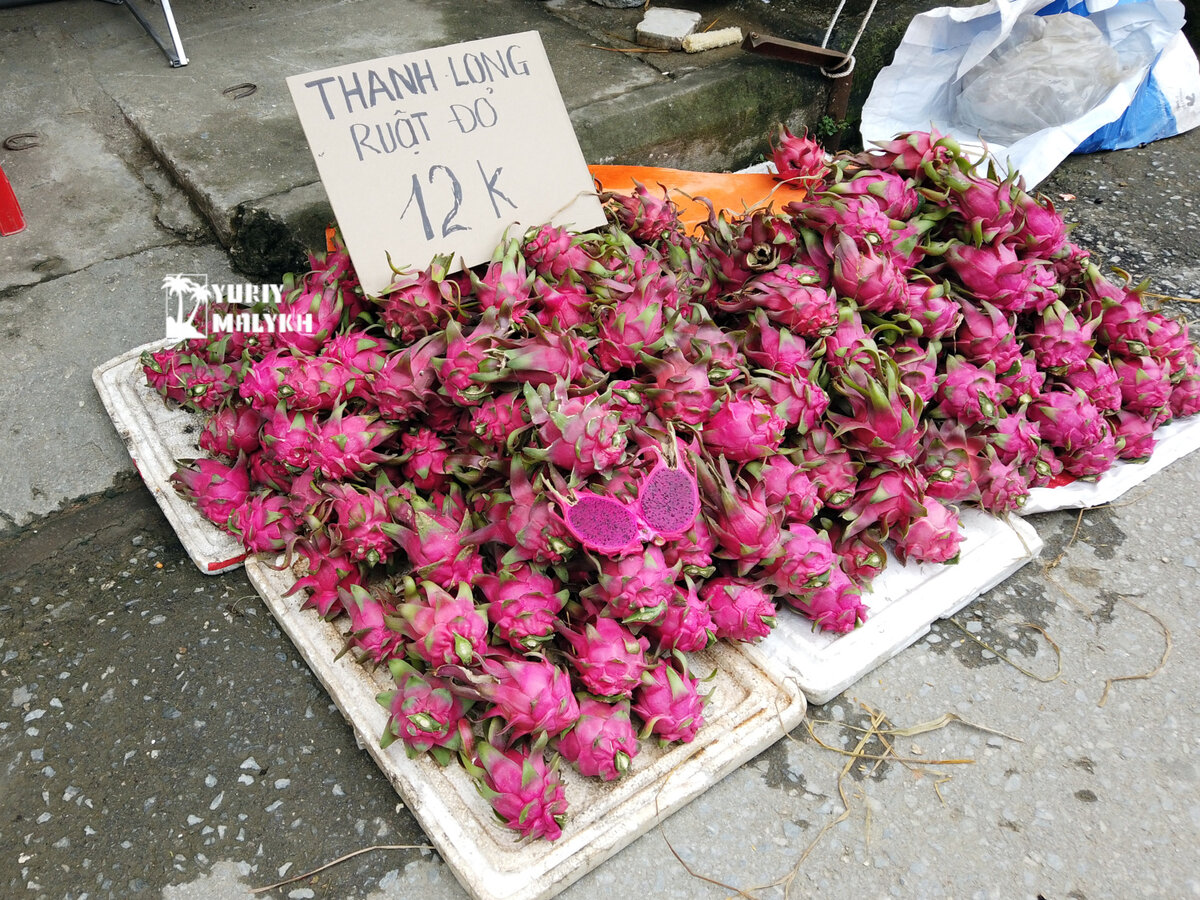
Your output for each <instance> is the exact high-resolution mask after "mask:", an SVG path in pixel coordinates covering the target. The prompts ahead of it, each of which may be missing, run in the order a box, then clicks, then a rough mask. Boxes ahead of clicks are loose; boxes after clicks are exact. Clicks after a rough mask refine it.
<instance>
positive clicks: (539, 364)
mask: <svg viewBox="0 0 1200 900" xmlns="http://www.w3.org/2000/svg"><path fill="white" fill-rule="evenodd" d="M525 324H526V325H527V326H531V330H532V331H533V335H532V337H528V338H519V339H513V338H509V339H507V340H505V342H504V344H503V349H502V350H501V351H499V352H500V356H501V359H502V362H501V364H500V367H499V369H498V371H497V372H495V373H492V374H494V375H496V377H503V378H505V379H507V380H510V381H515V382H518V383H521V384H533V385H539V386H540V385H543V384H548V385H554V384H555V383H556V382H557V381H559V380H560V379H561V380H563V381H567V382H570V383H572V384H587V383H592V382H597V381H599V380H600V378H601V376H602V373H601V372H600V370H599V369H597V368H596V367H595V366H594V365H593V364H592V359H591V351H592V341H589V340H588V339H587V338H585V337H583V336H582V335H580V334H577V333H575V332H574V331H571V330H569V329H568V330H565V331H549V330H547V329H544V328H542V327H541V326H540V325H537V324H536V323H535V322H534V321H533V320H532V319H527V320H526V322H525ZM487 378H491V375H488V376H487Z"/></svg>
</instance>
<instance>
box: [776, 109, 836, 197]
mask: <svg viewBox="0 0 1200 900" xmlns="http://www.w3.org/2000/svg"><path fill="white" fill-rule="evenodd" d="M770 154H771V162H773V163H774V164H775V172H776V176H777V177H778V178H779V179H780V180H782V181H796V182H797V183H799V184H800V185H801V186H803V187H806V188H808V189H809V190H810V191H819V190H820V189H821V188H822V186H823V185H824V182H825V179H826V177H827V176H828V175H829V165H828V163H827V162H826V160H825V148H824V147H822V146H821V145H820V144H819V143H817V142H816V141H815V140H813V139H812V138H810V137H809V136H808V134H807V133H805V134H801V135H795V134H792V133H791V132H790V131H789V130H788V129H787V127H786V126H783V125H780V126H779V127H778V129H777V130H776V132H775V134H774V135H772V138H771V141H770Z"/></svg>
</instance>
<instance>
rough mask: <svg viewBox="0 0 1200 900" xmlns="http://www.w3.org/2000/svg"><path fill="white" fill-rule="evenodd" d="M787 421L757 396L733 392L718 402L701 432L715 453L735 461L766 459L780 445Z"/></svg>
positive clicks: (711, 451)
mask: <svg viewBox="0 0 1200 900" xmlns="http://www.w3.org/2000/svg"><path fill="white" fill-rule="evenodd" d="M785 427H786V423H785V422H784V421H783V419H781V418H780V417H779V416H778V415H776V413H775V411H774V410H773V409H772V408H771V407H770V406H768V405H767V404H766V403H764V402H763V401H762V400H760V399H758V398H757V397H753V396H750V395H749V394H742V395H735V396H734V397H732V398H731V399H729V400H727V401H726V402H725V403H723V404H722V405H721V407H720V408H719V409H718V410H717V412H716V413H715V414H714V415H713V417H712V418H711V419H709V421H708V426H707V427H706V428H705V429H704V431H703V432H702V434H701V438H702V439H703V441H704V446H705V447H706V448H707V449H708V451H709V452H710V453H712V454H713V455H714V456H716V455H720V456H724V457H725V458H726V459H729V460H733V461H736V462H749V461H750V460H754V459H765V458H766V457H768V456H770V455H771V454H773V453H774V452H775V451H776V450H778V449H779V445H780V444H781V443H782V442H783V432H784V428H785Z"/></svg>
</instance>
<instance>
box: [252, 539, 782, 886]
mask: <svg viewBox="0 0 1200 900" xmlns="http://www.w3.org/2000/svg"><path fill="white" fill-rule="evenodd" d="M246 574H247V575H248V576H249V577H250V581H251V583H253V584H254V586H255V588H256V589H257V590H258V592H259V593H260V594H261V595H262V597H263V600H264V601H265V602H266V604H267V606H268V607H269V608H270V609H271V612H272V613H273V614H274V616H275V618H276V620H278V622H279V624H280V626H281V627H282V628H283V629H284V630H285V631H286V632H287V634H288V636H289V637H290V638H291V639H292V642H293V643H294V644H295V645H296V648H297V649H298V650H299V651H300V653H301V655H302V656H303V657H304V659H305V661H306V662H307V663H308V665H309V668H311V669H312V671H313V672H314V673H315V674H316V676H317V678H318V679H320V681H321V683H322V684H324V686H325V689H326V690H327V691H328V692H329V695H330V697H332V698H333V700H334V702H335V703H336V704H337V706H338V708H339V709H340V710H341V712H342V715H343V716H345V718H346V721H347V722H349V723H350V726H351V727H352V728H353V729H354V732H355V735H356V736H357V738H358V741H359V743H360V744H361V745H362V746H363V747H365V748H366V749H367V750H368V751H369V752H370V753H371V755H372V756H373V757H374V758H375V761H376V763H377V764H378V765H379V768H380V769H381V770H382V771H383V772H384V774H385V775H387V777H388V779H389V780H390V781H391V783H392V784H393V785H394V786H395V788H396V790H397V791H398V792H399V793H400V795H401V796H402V797H403V798H404V801H405V803H406V804H407V806H408V808H409V809H410V810H412V812H413V815H415V816H416V818H417V820H418V821H419V822H420V823H421V827H422V828H423V829H424V830H425V833H426V835H427V836H428V837H429V839H430V840H431V841H432V842H433V844H434V846H436V847H437V849H438V852H439V853H440V854H441V856H442V858H443V859H445V861H446V863H447V864H448V865H449V866H450V868H451V869H452V870H453V871H454V874H455V876H456V877H457V878H458V880H459V881H460V882H461V883H462V885H463V887H464V888H465V889H466V890H467V892H468V893H470V894H471V896H472V897H475V898H478V900H540V898H548V897H552V896H554V895H555V894H556V893H558V892H559V891H561V890H562V889H563V888H565V887H567V885H569V884H571V883H572V882H573V881H575V880H576V879H578V878H580V877H581V876H583V875H584V874H586V873H587V872H589V871H590V870H591V869H593V868H595V867H596V866H598V865H599V864H600V863H602V862H603V861H604V860H606V859H608V858H609V857H611V856H612V855H613V854H615V853H616V852H617V851H618V850H620V849H621V848H622V847H624V846H626V845H627V844H629V843H630V842H631V841H633V840H634V839H635V838H637V837H638V836H639V835H641V834H643V833H644V832H646V831H647V830H649V829H650V828H651V827H653V826H654V825H655V824H656V823H657V822H659V821H661V820H662V819H664V818H665V817H667V816H668V815H670V814H671V813H672V812H674V811H675V810H676V809H678V808H680V807H681V806H683V805H685V804H686V803H688V802H689V801H691V800H692V799H694V798H695V797H697V796H699V795H700V794H701V793H702V792H703V791H705V790H706V789H707V788H709V787H711V786H712V785H713V784H715V783H716V782H717V781H719V780H720V779H721V778H723V777H725V775H727V774H728V773H729V772H731V771H733V770H734V769H735V768H737V767H738V766H739V765H741V764H742V763H743V762H745V761H747V760H749V759H751V758H753V757H754V756H756V755H757V754H758V753H760V752H761V751H762V750H765V749H766V748H767V747H769V746H771V745H772V744H773V743H775V741H776V740H778V739H779V738H780V737H782V736H783V735H784V734H785V733H786V732H787V731H790V730H791V729H792V728H795V727H796V726H797V725H798V724H799V723H800V721H801V720H802V719H803V718H804V711H805V702H804V698H803V696H802V695H801V694H800V693H799V691H797V689H796V687H795V685H794V684H789V683H787V676H781V675H779V674H775V673H774V671H773V670H771V669H768V668H766V667H764V666H762V665H760V664H759V661H758V660H756V659H753V658H751V657H749V656H747V655H746V654H744V653H741V652H739V650H738V648H735V647H732V646H728V645H718V646H717V647H715V648H712V649H709V650H706V651H704V652H702V653H695V654H690V655H689V664H690V665H691V667H692V670H693V672H694V673H695V674H697V675H700V676H706V675H708V674H709V673H710V672H712V671H713V670H714V669H715V675H714V676H713V678H712V680H711V681H710V682H708V684H707V685H705V686H703V687H702V689H703V690H705V691H706V692H707V695H708V698H709V699H708V704H707V706H706V709H705V723H704V725H703V727H702V728H701V729H700V731H699V733H698V734H697V735H696V739H695V740H694V741H693V742H692V743H690V744H676V745H673V746H671V747H669V748H668V749H667V750H665V751H664V750H662V749H660V748H659V747H658V746H657V745H656V744H655V743H653V742H650V741H643V742H642V750H641V752H640V753H639V754H638V755H637V756H636V757H635V758H634V760H633V764H632V767H631V769H630V771H629V773H628V774H626V775H625V776H624V777H623V778H621V779H619V780H617V781H616V782H611V783H605V782H602V781H600V780H599V779H594V778H584V777H583V776H580V775H579V774H578V773H577V772H575V771H574V770H573V769H571V768H570V767H569V766H563V767H562V770H561V771H562V774H563V781H564V783H565V786H566V794H567V799H568V802H569V803H570V804H571V806H570V809H569V811H568V819H567V823H566V825H565V826H564V827H563V834H562V837H561V838H559V839H558V840H557V841H554V842H549V841H544V840H538V841H526V842H522V843H518V842H517V841H516V835H515V834H514V833H513V832H512V831H510V830H508V829H506V828H504V827H503V826H501V825H500V824H499V823H498V822H497V821H496V819H495V817H494V816H493V815H492V812H491V808H490V807H489V806H488V804H487V803H486V802H485V801H484V800H483V798H482V797H480V796H479V794H478V793H477V792H476V790H475V788H474V786H473V784H472V782H471V781H470V779H469V778H468V777H467V775H466V773H465V772H464V771H463V769H462V768H461V767H460V766H457V765H450V766H447V767H446V768H442V767H440V766H438V765H437V764H436V763H435V762H434V761H433V760H432V759H430V758H429V757H428V756H423V757H420V758H418V759H415V760H414V759H409V758H407V757H406V756H405V754H404V750H403V747H402V746H401V744H400V742H396V743H395V744H393V745H392V746H391V747H389V748H387V749H386V750H385V749H381V748H380V746H379V736H380V735H381V734H382V733H383V729H384V726H385V724H386V722H387V714H386V712H385V710H384V709H383V707H381V706H380V705H379V704H378V703H377V702H376V701H375V696H376V694H377V693H378V692H379V691H382V690H386V689H389V688H390V687H392V685H391V683H390V679H389V678H388V673H387V670H386V669H379V670H377V671H375V672H372V671H369V670H368V669H367V668H365V667H364V666H361V665H359V664H358V663H357V662H356V661H354V660H353V659H351V657H350V654H347V655H345V656H343V657H342V658H341V659H335V657H336V656H337V654H338V653H339V652H340V651H341V649H342V648H343V647H344V645H345V640H344V638H343V637H342V634H341V631H340V630H339V628H338V627H337V625H336V624H331V623H329V622H326V621H324V620H322V619H321V618H320V617H319V616H317V615H316V613H314V612H312V611H311V610H301V609H300V604H301V599H300V596H299V594H300V593H301V592H297V595H296V596H292V597H285V596H284V594H285V593H286V592H287V590H288V588H289V587H290V586H291V585H292V583H293V582H294V576H293V575H292V574H291V573H290V572H287V571H283V572H281V571H277V570H275V569H273V568H271V567H270V566H268V565H266V564H265V563H264V562H263V561H262V560H260V559H259V558H257V557H251V558H250V559H248V560H247V561H246Z"/></svg>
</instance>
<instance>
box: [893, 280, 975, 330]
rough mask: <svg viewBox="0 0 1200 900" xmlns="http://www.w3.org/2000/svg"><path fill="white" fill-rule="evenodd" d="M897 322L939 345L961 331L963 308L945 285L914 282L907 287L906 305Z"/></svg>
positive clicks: (924, 281) (921, 281)
mask: <svg viewBox="0 0 1200 900" xmlns="http://www.w3.org/2000/svg"><path fill="white" fill-rule="evenodd" d="M897 318H898V319H900V320H901V321H903V322H904V323H905V324H906V325H907V327H908V328H909V330H910V331H911V332H912V333H913V334H914V335H916V336H917V337H923V338H926V339H928V340H930V341H936V340H937V339H939V338H944V337H948V336H950V335H953V334H954V333H955V331H957V330H958V326H959V325H960V324H961V322H962V306H961V305H960V304H958V303H956V302H955V301H954V300H953V299H951V298H950V297H947V296H946V288H945V285H944V284H934V283H933V282H932V281H929V280H928V279H920V278H914V279H912V280H910V281H909V282H908V283H907V284H906V285H905V288H904V305H903V306H902V307H901V308H900V310H898V311H897Z"/></svg>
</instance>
